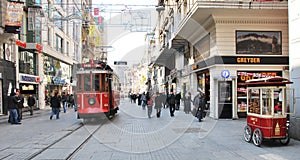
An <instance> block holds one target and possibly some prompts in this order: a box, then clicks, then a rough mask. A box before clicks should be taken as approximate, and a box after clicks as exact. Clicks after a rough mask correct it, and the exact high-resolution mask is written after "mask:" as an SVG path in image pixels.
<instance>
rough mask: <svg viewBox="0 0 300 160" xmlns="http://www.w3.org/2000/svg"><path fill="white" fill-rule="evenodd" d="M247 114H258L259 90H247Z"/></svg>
mask: <svg viewBox="0 0 300 160" xmlns="http://www.w3.org/2000/svg"><path fill="white" fill-rule="evenodd" d="M249 95H250V97H249V110H248V112H249V113H256V114H260V103H259V102H260V101H259V97H260V90H259V89H249Z"/></svg>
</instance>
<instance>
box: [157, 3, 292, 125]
mask: <svg viewBox="0 0 300 160" xmlns="http://www.w3.org/2000/svg"><path fill="white" fill-rule="evenodd" d="M158 6H161V8H157V11H158V14H159V16H160V18H159V20H160V22H159V23H158V27H157V32H156V33H157V34H158V37H159V39H160V40H159V45H160V49H159V50H158V52H157V55H156V57H157V59H156V61H155V63H158V64H161V65H164V66H166V67H167V68H168V69H169V70H170V73H169V75H166V77H167V78H166V81H167V82H168V83H167V85H168V86H169V87H168V88H169V89H173V91H174V92H181V94H182V96H183V95H185V93H186V92H191V93H192V96H195V95H196V94H197V93H199V92H204V93H205V96H206V103H207V107H208V108H209V111H210V114H209V116H210V117H212V118H215V119H219V118H230V119H237V118H240V117H245V116H246V108H245V107H246V106H245V102H246V97H245V95H246V94H245V88H243V87H242V86H241V84H242V83H243V82H245V80H249V79H254V78H263V77H268V76H283V77H286V78H289V70H288V66H289V58H288V55H289V50H288V46H289V45H288V43H289V41H288V14H287V13H288V7H287V1H272V2H250V3H249V2H241V1H230V2H227V1H196V0H173V1H163V0H160V1H158ZM265 17H268V19H266V18H265Z"/></svg>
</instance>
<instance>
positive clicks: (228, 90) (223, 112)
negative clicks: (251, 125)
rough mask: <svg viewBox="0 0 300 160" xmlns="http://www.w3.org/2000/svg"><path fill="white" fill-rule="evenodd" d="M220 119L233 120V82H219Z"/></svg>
mask: <svg viewBox="0 0 300 160" xmlns="http://www.w3.org/2000/svg"><path fill="white" fill-rule="evenodd" d="M218 95H219V96H218V111H219V112H218V115H219V118H232V81H219V82H218Z"/></svg>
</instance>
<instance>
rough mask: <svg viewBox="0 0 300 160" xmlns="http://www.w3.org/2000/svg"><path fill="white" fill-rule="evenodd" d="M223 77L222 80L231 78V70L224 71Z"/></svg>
mask: <svg viewBox="0 0 300 160" xmlns="http://www.w3.org/2000/svg"><path fill="white" fill-rule="evenodd" d="M221 76H222V78H229V76H230V72H229V70H222V72H221Z"/></svg>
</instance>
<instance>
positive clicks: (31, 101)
mask: <svg viewBox="0 0 300 160" xmlns="http://www.w3.org/2000/svg"><path fill="white" fill-rule="evenodd" d="M27 105H28V107H29V112H30V115H31V116H32V115H33V106H34V105H35V98H34V97H33V95H32V94H30V95H29V96H28V98H27Z"/></svg>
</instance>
